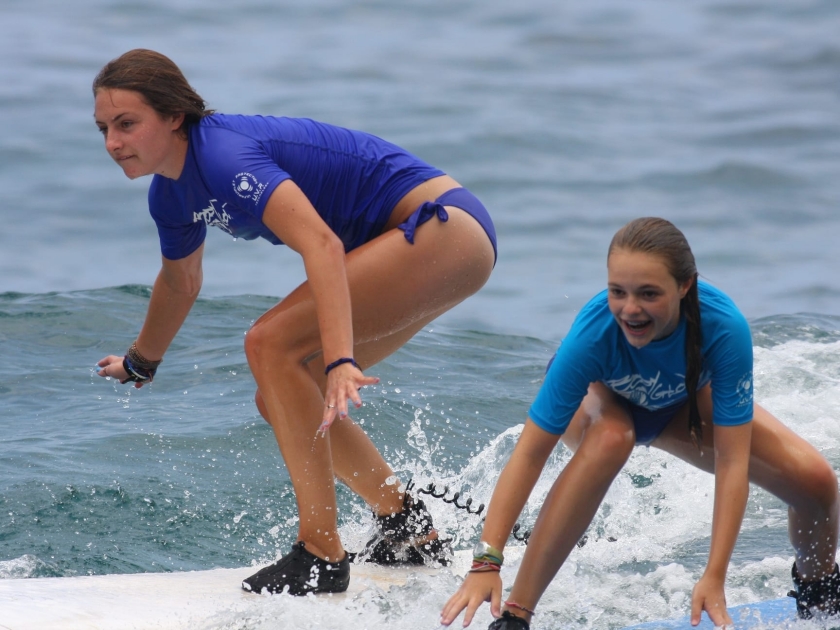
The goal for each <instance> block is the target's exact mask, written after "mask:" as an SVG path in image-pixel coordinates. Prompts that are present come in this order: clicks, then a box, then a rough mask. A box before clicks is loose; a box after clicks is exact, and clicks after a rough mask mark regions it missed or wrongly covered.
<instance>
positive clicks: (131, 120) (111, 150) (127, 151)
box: [94, 89, 187, 179]
mask: <svg viewBox="0 0 840 630" xmlns="http://www.w3.org/2000/svg"><path fill="white" fill-rule="evenodd" d="M94 118H95V119H96V126H97V127H99V131H101V132H102V135H103V136H104V137H105V149H106V150H107V151H108V155H110V156H111V157H112V158H113V159H114V161H115V162H116V163H117V164H119V165H120V167H121V168H122V170H123V172H124V173H125V174H126V177H128V178H129V179H135V178H137V177H142V176H143V175H151V174H155V173H156V174H158V175H163V176H165V177H169V178H172V179H178V177H179V176H180V175H181V170H182V169H183V167H184V158H185V156H186V150H187V140H186V139H185V138H184V137H183V136H182V135H181V132H180V131H179V129H180V127H181V124H182V123H183V122H184V115H183V114H179V115H178V116H173V117H171V118H163V117H161V116H160V114H158V113H157V111H155V110H154V109H153V108H152V107H151V106H150V105H149V104H148V103H146V101H145V100H144V99H143V97H142V96H141V95H140V93H139V92H134V91H133V90H117V89H114V90H110V89H102V90H99V91H98V92H97V93H96V101H95V109H94Z"/></svg>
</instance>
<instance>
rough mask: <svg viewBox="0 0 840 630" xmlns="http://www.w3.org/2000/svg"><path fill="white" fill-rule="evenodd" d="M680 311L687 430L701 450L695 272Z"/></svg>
mask: <svg viewBox="0 0 840 630" xmlns="http://www.w3.org/2000/svg"><path fill="white" fill-rule="evenodd" d="M680 313H681V314H682V316H683V317H685V391H686V394H688V431H689V433H690V435H691V441H692V442H694V446H696V447H697V448H698V449H700V451H701V452H702V450H703V423H702V421H701V419H700V409H699V407H698V406H697V384H698V383H699V382H700V372H701V371H702V369H703V355H702V353H701V350H702V347H703V333H702V331H701V329H700V295H699V292H698V290H697V273H695V274H694V278H693V280H692V283H691V287H690V288H689V289H688V293H686V294H685V297H684V298H683V299H682V302H681V303H680Z"/></svg>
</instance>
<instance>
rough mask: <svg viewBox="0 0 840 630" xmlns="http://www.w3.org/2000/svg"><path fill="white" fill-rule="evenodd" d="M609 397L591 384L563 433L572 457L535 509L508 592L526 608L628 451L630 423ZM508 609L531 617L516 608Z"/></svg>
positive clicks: (571, 543)
mask: <svg viewBox="0 0 840 630" xmlns="http://www.w3.org/2000/svg"><path fill="white" fill-rule="evenodd" d="M614 396H615V395H614V394H613V393H612V392H610V391H609V390H608V389H607V388H606V386H604V385H603V384H602V383H593V384H592V385H590V387H589V392H588V393H587V395H586V397H585V398H584V400H583V403H582V404H581V406H580V409H578V411H577V413H576V414H575V416H574V418H573V419H572V422H571V424H570V425H569V428H568V429H567V431H566V433H565V434H564V435H563V442H564V443H565V444H566V446H568V447H569V448H570V449H572V450H573V451H574V455H573V456H572V459H571V460H570V461H569V463H568V464H567V465H566V467H565V468H564V469H563V472H561V473H560V476H559V477H558V478H557V480H556V481H555V482H554V485H553V486H552V488H551V491H550V492H549V494H548V496H547V497H546V500H545V503H544V504H543V506H542V508H541V509H540V514H539V516H538V517H537V522H536V524H535V525H534V530H533V532H532V534H531V538H530V540H529V541H528V547H527V549H526V551H525V557H524V558H523V559H522V566H521V567H520V569H519V573H518V574H517V576H516V580H515V581H514V584H513V589H512V590H511V593H510V600H511V601H512V602H516V603H517V604H519V605H521V606H524V607H525V608H529V609H531V610H533V609H534V608H535V607H536V605H537V602H538V601H539V599H540V597H541V596H542V594H543V592H544V591H545V589H546V588H547V587H548V585H549V583H550V582H551V580H552V579H554V576H555V575H556V574H557V571H559V570H560V567H561V566H562V565H563V563H564V562H565V561H566V558H568V557H569V554H570V553H571V551H572V549H574V546H575V544H576V543H577V542H578V540H580V538H581V536H583V534H584V532H586V528H587V527H588V526H589V524H590V523H591V522H592V519H593V518H594V516H595V513H596V512H597V510H598V506H599V505H601V501H602V500H603V499H604V496H605V495H606V493H607V491H608V490H609V488H610V485H611V484H612V482H613V479H615V477H616V475H617V474H618V473H619V472H620V471H621V469H622V467H623V466H624V464H625V463H626V462H627V459H628V458H629V457H630V453H632V451H633V447H634V446H635V442H636V436H635V432H634V430H633V423H632V421H631V420H630V417H629V415H628V413H627V411H626V410H625V408H624V407H622V406H621V405H619V404H618V403H617V402H616V401H615V397H614ZM510 612H511V614H514V615H517V616H520V617H525V618H530V615H527V614H526V613H524V612H523V611H521V610H519V609H515V608H514V609H511V610H510Z"/></svg>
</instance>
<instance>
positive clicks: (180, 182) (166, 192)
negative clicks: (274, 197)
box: [149, 114, 444, 260]
mask: <svg viewBox="0 0 840 630" xmlns="http://www.w3.org/2000/svg"><path fill="white" fill-rule="evenodd" d="M443 174H444V173H443V171H440V170H438V169H436V168H433V167H431V166H429V165H428V164H426V163H425V162H423V161H422V160H420V159H418V158H416V157H414V156H413V155H411V154H410V153H408V152H407V151H405V150H403V149H401V148H400V147H398V146H395V145H393V144H391V143H389V142H385V141H384V140H381V139H380V138H377V137H376V136H372V135H370V134H366V133H362V132H359V131H351V130H349V129H343V128H341V127H335V126H333V125H328V124H325V123H319V122H316V121H314V120H309V119H305V118H273V117H263V116H229V115H224V114H213V115H211V116H207V117H205V118H203V119H202V120H201V121H200V122H198V123H196V124H194V125H192V126H191V127H190V129H189V146H188V150H187V156H186V160H185V162H184V169H183V171H182V172H181V176H180V177H179V178H178V179H177V180H172V179H168V178H166V177H162V176H160V175H155V176H154V179H153V180H152V185H151V187H150V188H149V211H150V213H151V215H152V218H153V219H154V220H155V223H156V224H157V228H158V234H159V237H160V247H161V253H162V254H163V255H164V256H165V257H166V258H168V259H170V260H178V259H180V258H184V257H186V256H189V255H190V254H191V253H193V252H194V251H195V250H196V249H198V247H199V246H200V245H201V244H202V243H203V242H204V238H205V236H206V234H207V226H208V225H214V226H216V227H219V228H221V229H222V230H224V231H225V232H228V233H229V234H231V235H233V236H235V237H237V238H243V239H254V238H257V237H262V238H265V239H267V240H268V241H270V242H272V243H274V244H277V245H280V244H282V241H281V240H280V239H279V238H277V236H276V235H275V234H273V233H272V232H271V231H270V230H269V229H268V228H267V227H266V225H265V224H264V223H263V222H262V215H263V212H264V211H265V205H266V203H267V202H268V199H269V197H270V196H271V194H272V192H274V189H275V188H277V186H278V185H279V184H280V183H281V182H283V181H285V180H287V179H291V180H293V181H294V182H295V184H297V185H298V186H299V187H300V189H301V190H302V191H303V193H304V194H305V195H306V197H307V198H308V199H309V201H310V202H311V203H312V205H313V206H314V207H315V209H316V210H317V212H318V214H319V215H320V216H321V218H323V219H324V221H325V222H326V223H327V225H329V227H330V228H331V229H332V230H333V232H335V233H336V235H337V236H338V237H339V238H340V239H341V240H342V242H343V243H344V247H345V250H346V251H350V250H352V249H355V248H356V247H359V246H360V245H362V244H364V243H366V242H368V241H369V240H371V239H373V238H375V237H377V236H378V235H379V234H380V233H381V232H382V229H383V228H384V227H385V224H386V223H387V222H388V219H389V217H390V215H391V212H392V211H393V209H394V206H396V204H397V202H399V200H400V199H402V197H403V196H404V195H405V194H406V193H408V192H409V191H410V190H411V189H413V188H414V187H415V186H418V185H419V184H421V183H423V182H425V181H427V180H429V179H431V178H433V177H438V176H439V175H443Z"/></svg>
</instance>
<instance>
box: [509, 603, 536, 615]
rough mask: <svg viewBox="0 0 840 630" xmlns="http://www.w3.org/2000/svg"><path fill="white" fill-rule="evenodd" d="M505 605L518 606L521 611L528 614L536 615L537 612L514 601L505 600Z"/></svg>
mask: <svg viewBox="0 0 840 630" xmlns="http://www.w3.org/2000/svg"><path fill="white" fill-rule="evenodd" d="M505 606H507V607H508V608H518V609H519V610H521V611H523V612H526V613H528V614H529V615H536V614H537V613H535V612H534V611H533V610H531V609H530V608H525V606H520V605H519V604H517V603H516V602H505Z"/></svg>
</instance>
